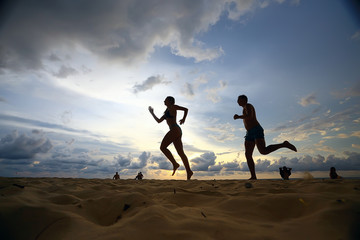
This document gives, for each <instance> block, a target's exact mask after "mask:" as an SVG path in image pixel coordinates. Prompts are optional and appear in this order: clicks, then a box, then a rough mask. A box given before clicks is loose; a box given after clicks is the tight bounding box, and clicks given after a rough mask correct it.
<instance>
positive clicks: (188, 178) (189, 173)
mask: <svg viewBox="0 0 360 240" xmlns="http://www.w3.org/2000/svg"><path fill="white" fill-rule="evenodd" d="M193 174H194V173H193V171H191V170H190V172H187V180H190V178H191V176H192V175H193Z"/></svg>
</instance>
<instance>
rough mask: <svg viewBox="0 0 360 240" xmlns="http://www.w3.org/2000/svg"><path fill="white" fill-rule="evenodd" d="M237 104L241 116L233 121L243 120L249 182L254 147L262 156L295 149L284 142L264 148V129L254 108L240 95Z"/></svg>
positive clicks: (253, 172) (253, 167)
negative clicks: (240, 110)
mask: <svg viewBox="0 0 360 240" xmlns="http://www.w3.org/2000/svg"><path fill="white" fill-rule="evenodd" d="M237 102H238V104H239V105H240V106H241V107H242V108H243V113H242V115H240V116H239V115H237V114H235V115H234V120H236V119H243V122H244V126H245V129H246V135H245V156H246V160H247V164H248V167H249V170H250V173H251V178H250V179H249V180H255V179H257V178H256V174H255V164H254V160H253V157H252V154H253V151H254V148H255V145H256V147H257V149H258V150H259V152H260V153H261V154H263V155H266V154H269V153H271V152H274V151H276V150H278V149H279V148H289V149H291V150H293V151H295V152H296V151H297V150H296V147H295V146H294V145H292V144H291V143H289V142H288V141H284V142H283V143H279V144H273V145H269V146H266V145H265V137H264V129H263V128H262V127H261V125H260V123H259V122H258V121H257V119H256V113H255V108H254V106H253V105H251V104H250V103H248V98H247V97H246V96H245V95H240V96H239V97H238V100H237Z"/></svg>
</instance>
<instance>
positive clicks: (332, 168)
mask: <svg viewBox="0 0 360 240" xmlns="http://www.w3.org/2000/svg"><path fill="white" fill-rule="evenodd" d="M329 175H330V178H331V179H341V178H342V177H340V176H339V175H337V173H336V169H335V168H334V167H331V168H330V174H329Z"/></svg>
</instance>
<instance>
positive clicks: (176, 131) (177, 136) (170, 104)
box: [149, 96, 193, 180]
mask: <svg viewBox="0 0 360 240" xmlns="http://www.w3.org/2000/svg"><path fill="white" fill-rule="evenodd" d="M164 104H165V105H166V107H167V108H166V110H165V112H164V115H163V116H162V117H161V118H158V117H157V116H156V115H155V114H154V109H153V108H152V107H151V106H150V107H149V112H150V113H151V115H152V116H153V118H154V119H155V120H156V121H157V122H158V123H161V122H162V121H164V120H166V122H167V124H168V125H169V128H170V130H169V132H168V133H167V134H166V135H165V136H164V138H163V140H162V142H161V145H160V149H161V151H162V152H163V153H164V154H165V156H166V157H167V158H168V159H169V160H170V162H171V163H172V165H173V173H172V176H174V174H175V172H176V170H177V169H178V168H179V167H180V165H179V164H178V163H177V162H176V161H175V158H174V157H173V155H172V154H171V152H170V151H169V149H168V148H167V147H168V146H169V145H170V144H171V143H173V144H174V146H175V149H176V151H177V153H178V154H179V156H180V157H181V160H182V161H183V163H184V166H185V169H186V173H187V179H188V180H190V178H191V176H192V175H193V172H192V171H191V169H190V165H189V160H188V158H187V156H186V155H185V153H184V148H183V143H182V141H181V137H182V131H181V128H180V126H179V125H178V124H177V123H176V112H177V111H178V110H180V111H184V116H183V118H182V119H181V120H180V121H179V122H180V125H181V124H183V123H184V122H185V119H186V116H187V113H188V109H187V108H185V107H181V106H178V105H175V99H174V98H173V97H170V96H169V97H167V98H166V99H165V101H164Z"/></svg>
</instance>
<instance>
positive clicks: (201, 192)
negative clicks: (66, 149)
mask: <svg viewBox="0 0 360 240" xmlns="http://www.w3.org/2000/svg"><path fill="white" fill-rule="evenodd" d="M359 227H360V180H347V179H342V180H330V179H329V180H327V179H326V180H290V181H282V180H258V181H253V182H251V183H250V182H248V181H244V180H219V181H215V180H212V181H211V180H209V181H204V180H201V181H197V180H192V181H179V180H177V181H175V180H174V181H171V180H143V181H135V180H116V181H115V180H109V179H107V180H101V179H61V178H0V239H32V240H33V239H181V240H183V239H227V240H228V239H360V230H359Z"/></svg>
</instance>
